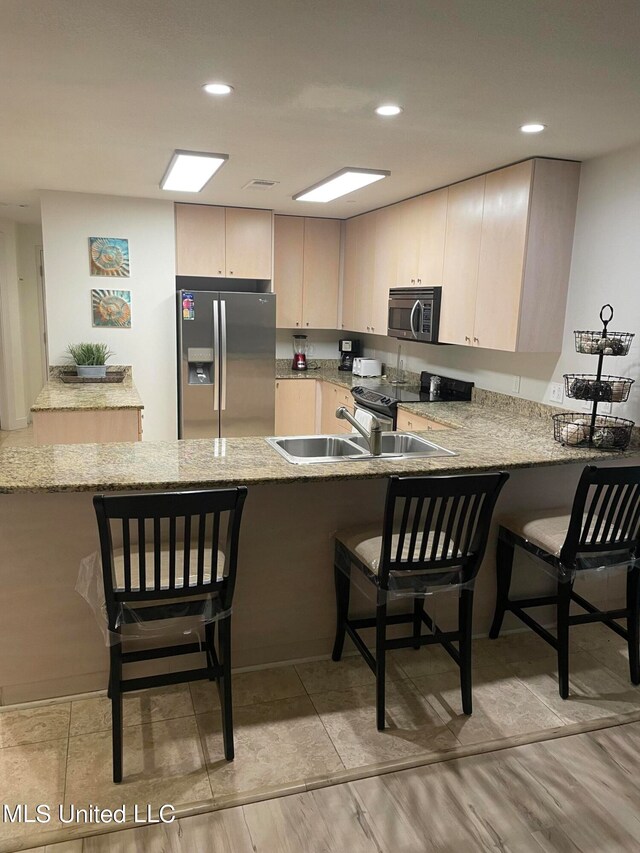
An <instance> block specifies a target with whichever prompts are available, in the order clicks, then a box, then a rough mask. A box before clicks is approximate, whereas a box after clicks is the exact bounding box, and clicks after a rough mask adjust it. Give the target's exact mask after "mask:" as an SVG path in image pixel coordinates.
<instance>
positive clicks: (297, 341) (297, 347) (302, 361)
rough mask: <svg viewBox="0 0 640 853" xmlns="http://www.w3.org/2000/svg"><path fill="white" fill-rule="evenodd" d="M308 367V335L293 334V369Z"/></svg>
mask: <svg viewBox="0 0 640 853" xmlns="http://www.w3.org/2000/svg"><path fill="white" fill-rule="evenodd" d="M306 369H307V336H306V335H294V336H293V364H292V365H291V370H306Z"/></svg>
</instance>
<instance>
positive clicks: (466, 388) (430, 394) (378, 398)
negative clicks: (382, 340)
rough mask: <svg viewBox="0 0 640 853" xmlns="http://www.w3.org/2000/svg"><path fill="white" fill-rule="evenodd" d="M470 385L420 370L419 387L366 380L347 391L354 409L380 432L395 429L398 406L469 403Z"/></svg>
mask: <svg viewBox="0 0 640 853" xmlns="http://www.w3.org/2000/svg"><path fill="white" fill-rule="evenodd" d="M473 386H474V383H473V382H464V381H463V380H461V379H452V378H450V377H447V376H439V375H437V374H434V373H428V372H427V371H426V370H423V371H422V373H421V374H420V384H419V385H392V384H391V382H388V381H380V382H379V381H376V380H369V381H367V383H366V384H365V383H363V384H362V385H356V386H354V387H353V388H352V389H351V395H352V396H353V400H354V404H355V408H356V409H364V410H365V411H368V412H371V413H372V414H374V415H376V416H377V417H378V419H379V420H381V421H382V426H383V429H395V428H396V422H397V410H398V403H448V402H456V401H459V402H470V400H471V394H472V390H473Z"/></svg>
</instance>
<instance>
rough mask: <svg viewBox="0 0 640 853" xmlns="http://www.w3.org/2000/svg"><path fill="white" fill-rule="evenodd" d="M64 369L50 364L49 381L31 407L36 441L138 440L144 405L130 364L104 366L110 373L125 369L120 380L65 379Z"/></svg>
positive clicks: (81, 442) (45, 442)
mask: <svg viewBox="0 0 640 853" xmlns="http://www.w3.org/2000/svg"><path fill="white" fill-rule="evenodd" d="M65 371H68V368H65V367H51V368H50V370H49V381H48V382H47V383H46V384H45V386H44V388H43V389H42V391H41V392H40V393H39V394H38V397H37V399H36V401H35V403H34V404H33V406H32V407H31V418H32V421H33V432H34V438H35V443H36V444H37V445H42V444H90V443H93V442H100V443H101V442H114V441H140V440H141V438H142V410H143V408H144V406H143V405H142V400H141V399H140V397H139V395H138V392H137V390H136V387H135V385H134V384H133V378H132V374H131V368H130V367H109V368H108V369H107V374H111V375H113V373H114V372H115V373H118V372H124V379H123V380H122V381H121V382H87V383H78V382H64V381H63V380H62V378H61V375H62V374H63V373H64V372H65Z"/></svg>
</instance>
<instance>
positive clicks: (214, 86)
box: [202, 83, 233, 95]
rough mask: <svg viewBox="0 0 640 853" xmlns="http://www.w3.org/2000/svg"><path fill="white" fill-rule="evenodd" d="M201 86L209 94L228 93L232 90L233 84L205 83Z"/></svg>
mask: <svg viewBox="0 0 640 853" xmlns="http://www.w3.org/2000/svg"><path fill="white" fill-rule="evenodd" d="M202 88H203V89H204V90H205V92H207V94H209V95H230V94H231V92H233V86H230V85H229V84H228V83H205V85H204V86H203V87H202Z"/></svg>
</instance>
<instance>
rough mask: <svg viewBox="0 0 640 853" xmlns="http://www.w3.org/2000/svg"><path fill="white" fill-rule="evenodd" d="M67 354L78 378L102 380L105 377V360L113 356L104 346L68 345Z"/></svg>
mask: <svg viewBox="0 0 640 853" xmlns="http://www.w3.org/2000/svg"><path fill="white" fill-rule="evenodd" d="M67 354H68V356H69V359H70V360H71V361H73V363H74V364H75V366H76V370H77V371H78V376H84V377H86V378H91V379H103V378H104V377H105V376H106V375H107V366H106V365H107V359H109V358H111V356H112V355H113V353H112V352H111V350H110V349H109V347H108V346H107V345H106V344H69V346H68V347H67Z"/></svg>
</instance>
